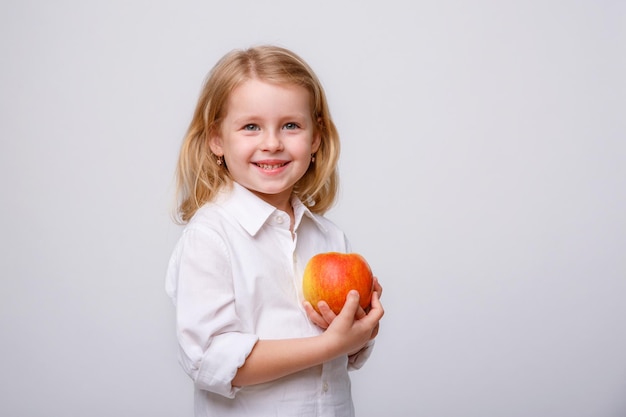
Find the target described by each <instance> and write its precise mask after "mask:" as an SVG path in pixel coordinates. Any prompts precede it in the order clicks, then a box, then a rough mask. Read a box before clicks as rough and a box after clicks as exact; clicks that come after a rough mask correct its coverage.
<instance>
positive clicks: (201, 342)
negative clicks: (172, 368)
mask: <svg viewBox="0 0 626 417" xmlns="http://www.w3.org/2000/svg"><path fill="white" fill-rule="evenodd" d="M229 256H230V255H229V252H228V250H227V248H226V245H225V244H224V242H223V241H222V239H221V237H220V236H219V235H218V234H217V233H215V232H212V231H210V230H201V229H187V230H185V232H184V233H183V236H181V239H180V240H179V242H178V244H177V246H176V248H175V250H174V254H173V255H172V258H171V260H170V264H169V267H168V274H167V285H166V290H167V292H168V294H169V295H170V297H171V298H172V300H173V302H174V304H175V306H176V333H177V338H178V343H179V352H180V363H181V365H182V367H183V369H184V370H185V372H186V373H187V374H188V375H189V376H190V377H191V379H192V380H193V381H194V383H195V384H196V386H197V387H198V388H200V389H203V390H207V391H211V392H214V393H217V394H220V395H223V396H225V397H228V398H233V397H234V396H235V394H236V392H237V391H238V390H239V388H237V387H233V386H232V380H233V378H234V377H235V374H236V373H237V369H238V368H240V367H241V366H242V365H243V364H244V362H245V360H246V358H247V356H248V355H249V354H250V352H251V351H252V348H253V347H254V345H255V344H256V342H257V340H258V337H257V336H256V335H254V334H250V333H246V332H245V329H244V326H243V324H242V323H241V321H240V319H239V317H238V316H237V311H236V306H235V294H234V289H233V288H234V286H233V277H232V269H231V266H230V265H231V263H230V261H229Z"/></svg>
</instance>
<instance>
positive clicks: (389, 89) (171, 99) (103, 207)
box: [0, 0, 626, 417]
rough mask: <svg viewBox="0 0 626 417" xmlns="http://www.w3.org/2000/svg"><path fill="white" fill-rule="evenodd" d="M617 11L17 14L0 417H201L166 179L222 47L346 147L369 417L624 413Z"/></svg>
mask: <svg viewBox="0 0 626 417" xmlns="http://www.w3.org/2000/svg"><path fill="white" fill-rule="evenodd" d="M625 27H626V7H625V3H624V2H622V1H610V0H604V1H602V0H598V1H553V0H547V1H515V2H512V1H508V2H507V1H475V2H464V1H448V0H443V1H409V0H407V1H398V0H387V1H376V2H374V1H352V2H348V1H343V2H342V1H329V0H317V1H314V2H294V1H286V0H285V1H273V2H262V1H253V0H250V1H220V2H217V1H195V2H194V1H176V2H174V1H172V2H164V1H151V0H150V1H149V0H145V1H126V0H124V1H122V0H112V1H106V2H105V1H99V2H98V1H79V0H65V1H55V2H49V1H43V0H38V1H37V0H19V1H18V0H8V1H7V0H4V1H2V4H1V11H0V59H1V66H0V121H1V122H0V135H1V136H0V137H1V148H0V190H1V192H2V206H1V210H2V211H1V214H2V216H0V244H1V247H0V273H1V279H2V283H1V288H2V303H0V314H1V316H0V337H1V344H0V384H1V387H0V388H1V389H0V415H2V416H7V417H8V416H11V417H19V416H29V417H30V416H90V417H99V416H103V417H104V416H106V417H110V416H118V417H120V416H133V417H134V416H152V417H157V416H191V415H192V386H191V382H190V381H189V380H188V378H187V376H186V375H184V373H183V372H182V370H181V369H180V368H179V366H178V364H177V362H176V341H175V339H174V327H173V326H174V322H173V320H174V318H173V308H172V306H171V304H170V301H169V300H168V299H167V297H166V295H165V292H164V274H165V268H166V264H167V260H168V258H169V255H170V252H171V250H172V247H173V245H174V243H175V241H176V239H177V237H178V235H179V233H180V229H179V228H178V226H175V225H174V224H173V223H172V222H171V221H170V218H169V211H170V209H171V208H172V203H173V192H174V189H173V172H174V165H175V160H176V156H177V152H178V146H179V144H180V141H181V139H182V137H183V135H184V133H185V130H186V128H187V124H188V122H189V120H190V118H191V113H192V111H193V108H194V106H195V101H196V98H197V95H198V93H199V90H200V86H201V83H202V81H203V79H204V76H205V75H206V73H207V72H208V70H209V69H210V68H211V67H212V66H213V64H214V63H215V61H216V60H217V59H218V58H220V57H221V56H222V55H223V54H224V53H226V52H228V51H229V50H231V49H233V48H243V47H248V46H251V45H255V44H260V43H275V44H279V45H282V46H286V47H288V48H291V49H293V50H294V51H296V52H297V53H298V54H300V55H302V56H303V57H304V58H305V59H306V60H307V61H308V62H309V63H310V64H311V66H312V67H313V68H314V69H315V70H316V72H317V73H318V75H319V77H320V78H321V80H322V82H323V84H324V86H325V88H326V90H327V94H328V97H329V100H330V104H331V111H332V113H333V115H334V117H335V121H336V123H337V126H338V128H339V130H340V133H341V135H342V141H343V153H342V159H341V165H340V168H341V175H342V193H341V200H340V203H339V204H338V205H337V206H336V207H335V208H334V209H333V210H332V211H331V212H329V213H328V216H329V217H330V218H331V219H333V220H334V221H335V222H337V223H338V224H339V225H340V226H341V227H342V228H344V230H345V231H346V232H347V233H348V235H349V237H350V238H351V241H352V243H353V246H354V249H355V251H358V252H360V253H362V254H363V255H365V256H366V258H367V259H368V260H369V261H370V264H371V265H372V268H373V269H374V271H375V273H376V275H378V276H379V277H380V280H381V282H382V283H383V285H384V288H385V291H384V295H383V302H384V305H385V308H386V315H385V317H384V319H383V323H382V328H381V332H380V335H379V338H378V343H377V348H376V352H375V354H374V356H373V357H372V358H371V361H370V362H369V363H368V364H367V366H366V367H365V368H363V369H362V370H360V371H358V372H356V373H354V374H353V385H354V396H355V402H356V407H357V411H358V414H359V415H360V416H361V417H367V416H417V417H448V416H449V417H458V416H462V417H474V416H476V417H491V416H494V417H496V416H497V417H516V416H520V417H529V416H532V417H538V416H546V417H555V416H563V417H623V416H626V323H625V321H626V320H625V318H626V215H625V213H626V142H625V140H626V122H625V120H626V118H625V114H626V112H625V110H626V82H625V76H624V74H626V48H625V46H624V45H625V44H626V43H625V41H626V31H625Z"/></svg>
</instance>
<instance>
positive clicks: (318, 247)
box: [167, 46, 383, 417]
mask: <svg viewBox="0 0 626 417" xmlns="http://www.w3.org/2000/svg"><path fill="white" fill-rule="evenodd" d="M338 154H339V137H338V134H337V131H336V128H335V126H334V124H333V122H332V120H331V117H330V114H329V111H328V105H327V103H326V97H325V94H324V91H323V89H322V86H321V84H320V82H319V80H318V79H317V77H316V76H315V74H314V73H313V72H312V70H311V69H310V68H309V66H308V65H307V64H306V63H305V62H304V61H303V60H302V59H301V58H299V57H298V56H297V55H295V54H294V53H292V52H291V51H288V50H286V49H283V48H279V47H273V46H263V47H256V48H251V49H248V50H245V51H233V52H231V53H229V54H227V55H226V56H225V57H224V58H222V59H221V60H220V61H219V62H218V63H217V65H216V66H215V67H214V68H213V69H212V71H211V72H210V74H209V77H208V79H207V81H206V83H205V85H204V88H203V90H202V93H201V95H200V98H199V101H198V104H197V107H196V110H195V114H194V116H193V119H192V121H191V125H190V127H189V130H188V133H187V135H186V137H185V139H184V142H183V145H182V149H181V153H180V157H179V161H178V170H177V175H178V191H179V207H178V210H179V212H178V214H179V216H180V220H181V222H182V223H186V224H187V225H186V227H185V230H184V231H183V234H182V236H181V238H180V241H179V242H178V244H177V245H176V248H175V250H174V253H173V255H172V258H171V260H170V264H169V268H168V274H167V292H168V294H169V296H170V297H171V298H172V300H173V302H174V304H175V306H176V327H177V328H176V330H177V336H178V341H179V345H180V363H181V365H182V367H183V368H184V370H185V372H186V373H187V374H188V375H189V376H190V377H191V378H192V379H193V381H194V386H195V415H196V416H237V417H241V416H248V415H250V416H295V415H298V416H341V417H346V416H352V415H354V407H353V404H352V398H351V393H350V379H349V376H348V370H349V369H356V368H359V367H360V366H361V365H362V364H363V362H364V361H365V360H366V359H367V357H368V356H369V354H370V352H371V348H372V344H373V339H374V337H375V336H376V334H377V333H378V323H379V320H380V319H381V317H382V315H383V308H382V306H381V304H380V301H379V296H380V293H381V291H382V288H381V286H380V285H379V284H378V282H377V281H376V282H375V291H374V294H373V296H372V302H371V306H370V308H369V309H368V310H369V311H368V312H367V313H366V312H365V311H363V309H362V308H361V307H359V305H358V301H359V300H358V298H359V296H358V293H357V292H356V291H353V292H351V293H350V294H349V295H348V297H347V299H346V304H345V306H344V308H343V310H342V311H341V312H340V313H339V314H338V315H335V314H334V313H333V312H332V311H331V310H330V309H329V308H328V305H327V304H325V303H324V302H321V303H320V305H319V306H318V307H319V309H320V312H321V313H317V312H316V311H315V310H314V309H313V308H312V306H311V305H310V304H309V303H307V302H305V301H304V300H303V298H302V289H301V288H302V282H301V280H302V275H303V270H304V266H305V265H306V263H307V262H308V260H309V259H310V258H311V257H312V256H313V255H315V254H317V253H321V252H330V251H335V252H349V250H350V248H349V246H348V243H347V240H346V238H345V236H344V234H343V233H342V232H341V230H339V229H338V228H337V227H336V226H335V225H334V224H333V223H331V222H330V221H329V220H327V219H326V218H324V217H323V216H322V214H323V213H324V212H325V211H326V210H327V209H328V208H329V207H330V206H331V205H332V204H333V202H334V199H335V196H336V192H337V172H336V165H337V159H338Z"/></svg>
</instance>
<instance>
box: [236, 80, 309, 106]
mask: <svg viewBox="0 0 626 417" xmlns="http://www.w3.org/2000/svg"><path fill="white" fill-rule="evenodd" d="M225 104H226V114H229V113H231V112H233V111H235V112H246V113H249V112H260V111H263V110H274V111H283V112H284V111H293V112H298V113H306V114H309V113H311V104H312V100H311V94H310V92H309V91H308V90H307V89H306V88H305V87H302V86H300V85H298V84H292V83H273V82H268V81H263V80H260V79H257V78H252V79H248V80H246V81H244V82H242V83H241V84H239V85H238V86H237V87H235V88H234V89H233V90H232V91H231V93H230V94H229V96H228V99H227V101H226V103H225Z"/></svg>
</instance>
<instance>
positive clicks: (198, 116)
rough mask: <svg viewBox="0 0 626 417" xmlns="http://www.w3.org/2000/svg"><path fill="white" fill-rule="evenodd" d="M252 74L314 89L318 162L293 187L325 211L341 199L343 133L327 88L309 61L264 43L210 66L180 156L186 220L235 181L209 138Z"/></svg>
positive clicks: (181, 208)
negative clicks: (234, 93)
mask: <svg viewBox="0 0 626 417" xmlns="http://www.w3.org/2000/svg"><path fill="white" fill-rule="evenodd" d="M252 78H257V79H260V80H262V81H265V82H271V83H277V84H295V85H299V86H302V87H304V88H306V89H307V90H308V91H309V93H310V95H311V106H310V107H311V118H312V120H313V121H314V124H315V129H316V133H319V134H320V137H321V144H320V147H319V149H318V151H317V152H316V154H315V163H312V164H311V165H310V166H309V169H308V170H307V171H306V173H305V174H304V175H303V176H302V178H300V180H298V182H297V183H296V184H295V186H294V189H293V193H294V194H295V195H296V196H298V197H299V198H300V200H302V202H303V203H304V204H305V205H306V206H307V207H309V209H310V210H311V211H313V212H315V213H319V214H322V213H324V212H326V211H327V210H328V209H329V208H330V207H331V206H332V205H333V204H334V202H335V198H336V195H337V189H338V182H339V178H338V174H337V161H338V160H339V134H338V132H337V128H336V127H335V124H334V123H333V121H332V118H331V116H330V111H329V109H328V103H327V100H326V94H325V93H324V89H323V88H322V85H321V83H320V81H319V80H318V78H317V76H316V75H315V73H314V72H313V70H312V69H311V68H310V67H309V66H308V64H307V63H306V62H305V61H304V60H302V59H301V58H300V57H299V56H297V55H296V54H294V53H293V52H291V51H289V50H287V49H285V48H281V47H277V46H258V47H253V48H249V49H246V50H234V51H232V52H230V53H228V54H226V55H225V56H224V57H223V58H222V59H220V60H219V61H218V62H217V64H216V65H215V66H214V67H213V69H212V70H211V71H210V72H209V74H208V77H207V79H206V81H205V83H204V85H203V88H202V91H201V93H200V97H199V99H198V103H197V105H196V109H195V112H194V115H193V118H192V120H191V123H190V125H189V128H188V130H187V134H186V135H185V138H184V140H183V143H182V146H181V150H180V155H179V158H178V166H177V170H176V176H177V196H178V207H177V213H176V218H177V220H178V221H179V222H180V223H186V222H188V221H189V219H191V217H192V216H193V215H194V214H195V212H196V211H197V210H198V209H199V208H200V207H201V206H202V205H204V204H205V203H207V202H209V201H211V200H213V198H215V196H216V195H217V193H218V191H219V190H220V189H221V188H222V187H224V186H228V185H230V184H231V181H232V179H231V177H230V174H229V173H228V169H227V168H226V167H224V166H223V165H218V163H217V159H218V158H217V157H216V156H215V155H213V154H212V152H211V150H210V148H209V139H210V137H211V135H213V134H215V133H216V132H218V131H219V129H220V125H221V122H222V120H223V119H224V117H225V111H226V104H227V100H228V97H229V95H230V93H231V92H232V91H233V90H234V89H235V88H236V87H237V86H239V85H240V84H241V83H243V82H244V81H246V80H249V79H252ZM315 121H317V123H315Z"/></svg>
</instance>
